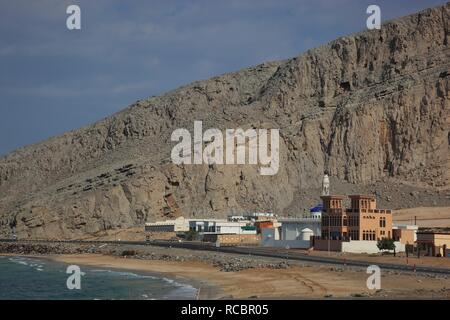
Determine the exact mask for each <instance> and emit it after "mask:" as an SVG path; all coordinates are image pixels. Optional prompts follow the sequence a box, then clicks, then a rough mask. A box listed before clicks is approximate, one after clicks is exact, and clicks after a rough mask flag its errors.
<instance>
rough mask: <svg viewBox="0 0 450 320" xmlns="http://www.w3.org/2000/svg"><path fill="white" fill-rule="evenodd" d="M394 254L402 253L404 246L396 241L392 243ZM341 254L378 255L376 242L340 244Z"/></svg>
mask: <svg viewBox="0 0 450 320" xmlns="http://www.w3.org/2000/svg"><path fill="white" fill-rule="evenodd" d="M394 244H395V251H396V252H404V251H405V245H404V244H403V243H400V242H398V241H395V242H394ZM342 252H352V253H378V252H380V250H379V249H378V247H377V241H349V242H342Z"/></svg>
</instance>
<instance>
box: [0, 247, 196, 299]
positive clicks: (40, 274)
mask: <svg viewBox="0 0 450 320" xmlns="http://www.w3.org/2000/svg"><path fill="white" fill-rule="evenodd" d="M68 266H69V265H67V264H64V263H60V262H54V261H51V260H47V259H40V258H34V257H33V258H28V257H20V256H17V257H16V256H0V300H19V299H20V300H179V299H195V298H196V296H197V289H196V288H195V286H194V285H192V284H189V283H182V282H180V281H178V280H174V279H169V278H166V277H163V276H161V275H156V274H148V273H141V272H135V271H133V272H130V271H126V270H118V269H107V268H96V267H86V266H79V268H80V271H81V273H80V274H81V276H80V282H79V284H80V286H79V287H80V289H77V288H73V289H69V288H68V286H67V280H68V277H70V276H71V275H72V274H73V273H69V274H68V273H66V271H67V268H68ZM71 283H72V284H73V283H74V282H73V281H71Z"/></svg>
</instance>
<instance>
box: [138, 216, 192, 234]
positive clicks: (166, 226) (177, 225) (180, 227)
mask: <svg viewBox="0 0 450 320" xmlns="http://www.w3.org/2000/svg"><path fill="white" fill-rule="evenodd" d="M145 231H147V232H186V231H189V220H188V219H185V218H184V217H179V218H177V219H174V220H165V221H156V222H147V223H146V224H145Z"/></svg>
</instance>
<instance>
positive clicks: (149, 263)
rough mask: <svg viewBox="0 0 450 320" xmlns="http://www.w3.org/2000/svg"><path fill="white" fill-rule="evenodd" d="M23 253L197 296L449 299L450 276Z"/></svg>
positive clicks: (90, 254)
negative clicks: (187, 289) (142, 278)
mask: <svg viewBox="0 0 450 320" xmlns="http://www.w3.org/2000/svg"><path fill="white" fill-rule="evenodd" d="M0 255H2V256H24V257H30V258H37V259H47V260H50V261H54V262H59V263H67V264H77V265H80V266H87V267H101V268H107V269H120V270H127V271H138V272H144V273H145V272H147V273H151V274H153V275H157V276H161V277H166V278H169V279H173V280H175V281H177V282H180V283H183V282H184V283H186V284H190V285H192V286H194V287H195V288H196V289H198V288H200V293H199V296H198V299H200V300H214V299H271V300H275V299H324V298H326V299H450V279H449V278H447V277H445V278H439V277H429V276H424V275H418V274H410V273H408V274H405V273H399V272H394V271H385V272H384V274H383V275H382V290H368V289H367V287H366V280H367V277H368V275H367V274H366V272H365V270H362V269H361V270H360V269H355V268H337V267H330V266H311V265H308V266H300V265H293V266H291V267H289V268H287V269H270V268H250V269H245V270H241V271H231V272H224V271H221V270H220V269H219V268H218V267H217V266H214V265H212V264H210V263H208V262H204V261H164V260H145V259H137V258H130V257H118V256H111V255H107V254H93V253H81V254H51V255H20V254H0Z"/></svg>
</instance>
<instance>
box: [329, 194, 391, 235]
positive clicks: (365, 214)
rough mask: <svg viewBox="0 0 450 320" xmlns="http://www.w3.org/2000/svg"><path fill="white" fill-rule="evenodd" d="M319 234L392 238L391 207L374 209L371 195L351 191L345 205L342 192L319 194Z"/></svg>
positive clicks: (374, 201) (375, 206)
mask: <svg viewBox="0 0 450 320" xmlns="http://www.w3.org/2000/svg"><path fill="white" fill-rule="evenodd" d="M321 198H322V200H323V209H322V238H323V239H328V238H330V239H336V240H348V239H350V240H364V241H376V240H380V239H383V238H389V239H391V238H392V212H391V210H385V209H377V205H376V198H375V196H372V195H350V196H349V198H350V208H347V209H346V208H344V200H345V199H346V197H345V196H338V195H329V196H322V197H321Z"/></svg>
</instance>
